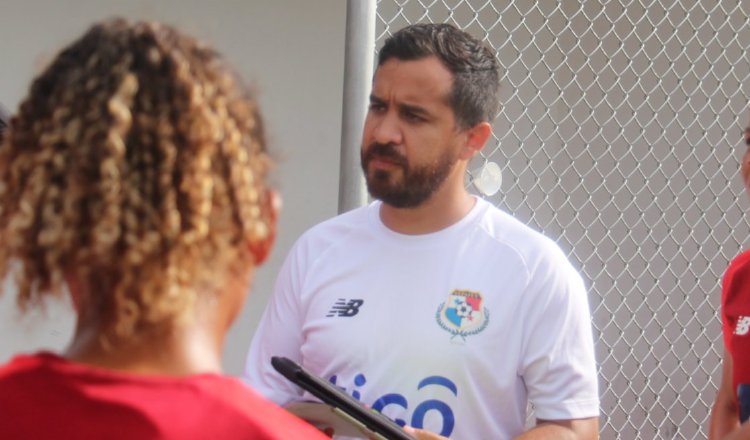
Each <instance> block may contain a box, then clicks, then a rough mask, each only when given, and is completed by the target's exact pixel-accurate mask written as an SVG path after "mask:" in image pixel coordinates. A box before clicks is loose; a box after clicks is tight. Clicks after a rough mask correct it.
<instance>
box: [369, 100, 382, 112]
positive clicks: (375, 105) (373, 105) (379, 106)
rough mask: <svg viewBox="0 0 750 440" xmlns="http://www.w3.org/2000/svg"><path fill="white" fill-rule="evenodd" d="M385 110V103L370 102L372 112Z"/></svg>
mask: <svg viewBox="0 0 750 440" xmlns="http://www.w3.org/2000/svg"><path fill="white" fill-rule="evenodd" d="M384 110H385V106H384V105H383V104H378V103H375V102H373V103H370V111H371V112H382V111H384Z"/></svg>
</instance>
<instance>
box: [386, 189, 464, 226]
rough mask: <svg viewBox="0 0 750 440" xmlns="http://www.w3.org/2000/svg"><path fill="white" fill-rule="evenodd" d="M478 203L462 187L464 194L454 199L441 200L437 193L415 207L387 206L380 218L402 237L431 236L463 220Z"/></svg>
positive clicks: (461, 193)
mask: <svg viewBox="0 0 750 440" xmlns="http://www.w3.org/2000/svg"><path fill="white" fill-rule="evenodd" d="M443 196H445V195H443ZM475 203H476V199H475V198H474V197H473V196H471V195H470V194H469V193H468V192H466V190H464V189H463V188H461V191H460V192H457V193H456V194H451V195H450V197H439V194H437V193H436V194H434V195H433V197H431V198H429V199H428V200H426V201H425V202H424V203H422V204H421V205H419V206H417V207H415V208H396V207H394V206H391V205H388V204H385V203H383V204H382V205H381V207H380V219H381V221H382V222H383V224H385V225H386V226H387V227H388V229H391V230H392V231H395V232H398V233H400V234H406V235H421V234H429V233H431V232H436V231H439V230H441V229H445V228H447V227H448V226H451V225H453V224H455V223H457V222H458V221H460V220H461V219H462V218H464V217H465V216H466V215H467V214H468V213H469V211H471V209H472V208H473V207H474V204H475Z"/></svg>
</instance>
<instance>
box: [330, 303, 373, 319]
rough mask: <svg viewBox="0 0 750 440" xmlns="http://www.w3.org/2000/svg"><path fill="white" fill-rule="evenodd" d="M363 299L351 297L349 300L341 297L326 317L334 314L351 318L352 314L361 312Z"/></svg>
mask: <svg viewBox="0 0 750 440" xmlns="http://www.w3.org/2000/svg"><path fill="white" fill-rule="evenodd" d="M364 302H365V301H364V300H362V299H350V300H349V301H347V300H345V299H344V298H339V300H338V301H336V303H335V304H334V305H333V307H331V310H330V311H329V312H328V314H327V315H326V318H331V317H333V316H339V317H344V318H351V317H352V316H354V315H356V314H357V313H359V308H360V307H361V306H362V304H364Z"/></svg>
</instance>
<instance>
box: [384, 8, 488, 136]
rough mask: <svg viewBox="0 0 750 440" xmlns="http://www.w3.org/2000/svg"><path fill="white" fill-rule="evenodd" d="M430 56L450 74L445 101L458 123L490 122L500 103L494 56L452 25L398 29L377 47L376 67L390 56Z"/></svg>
mask: <svg viewBox="0 0 750 440" xmlns="http://www.w3.org/2000/svg"><path fill="white" fill-rule="evenodd" d="M430 56H436V57H437V58H438V59H439V60H440V61H441V62H442V63H443V65H445V67H446V68H447V69H448V70H450V72H451V73H452V74H453V88H452V90H451V94H450V96H449V104H450V106H451V107H452V108H453V112H454V113H455V115H456V121H457V123H458V125H459V126H461V127H463V128H467V127H473V126H474V125H476V124H478V123H480V122H483V121H488V122H492V120H493V119H495V115H496V114H497V111H498V110H499V105H500V98H499V96H498V95H499V91H500V73H499V63H498V61H497V58H495V55H494V54H493V53H492V51H490V50H489V48H488V47H487V46H486V45H484V44H483V43H482V42H481V41H479V40H477V39H476V38H474V37H472V36H471V35H469V34H468V33H466V32H464V31H462V30H460V29H458V28H456V27H455V26H453V25H450V24H433V23H423V24H414V25H411V26H407V27H405V28H403V29H401V30H399V31H398V32H396V33H395V34H393V35H392V36H391V37H389V38H388V39H387V40H386V41H385V44H384V45H383V47H382V49H380V53H379V54H378V66H382V65H383V63H385V62H386V61H388V60H390V59H392V58H395V59H398V60H401V61H412V60H419V59H423V58H427V57H430Z"/></svg>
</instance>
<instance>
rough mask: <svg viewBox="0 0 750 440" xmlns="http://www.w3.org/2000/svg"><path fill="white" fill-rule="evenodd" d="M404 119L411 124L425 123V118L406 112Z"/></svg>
mask: <svg viewBox="0 0 750 440" xmlns="http://www.w3.org/2000/svg"><path fill="white" fill-rule="evenodd" d="M404 118H406V120H407V121H410V122H423V121H424V118H423V117H422V116H420V115H418V114H416V113H411V112H406V113H405V114H404Z"/></svg>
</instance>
